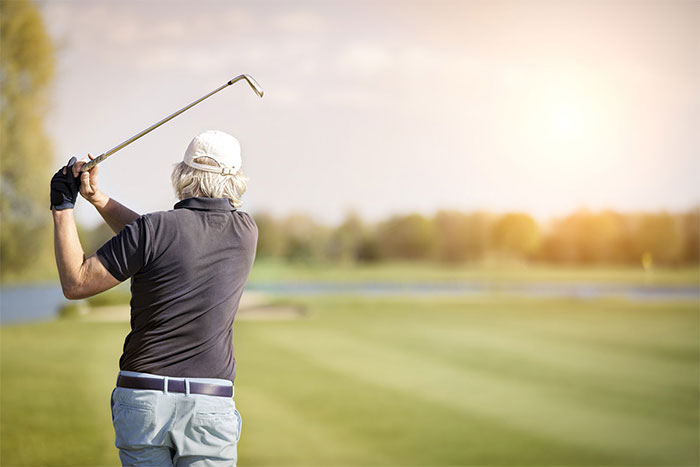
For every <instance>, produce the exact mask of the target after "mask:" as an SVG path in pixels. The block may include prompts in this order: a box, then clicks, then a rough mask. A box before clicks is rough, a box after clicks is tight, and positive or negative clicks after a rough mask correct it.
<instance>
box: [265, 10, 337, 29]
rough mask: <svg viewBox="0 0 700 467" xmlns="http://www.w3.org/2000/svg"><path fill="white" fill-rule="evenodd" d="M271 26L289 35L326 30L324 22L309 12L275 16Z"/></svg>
mask: <svg viewBox="0 0 700 467" xmlns="http://www.w3.org/2000/svg"><path fill="white" fill-rule="evenodd" d="M271 24H272V25H273V26H274V27H275V28H276V29H278V30H280V31H282V32H286V33H291V34H305V33H316V34H318V33H323V32H325V31H326V30H327V29H328V24H327V23H326V20H325V19H324V18H323V17H322V16H320V15H318V14H316V13H313V12H310V11H295V12H291V13H286V14H283V15H280V16H277V17H275V18H273V19H272V21H271Z"/></svg>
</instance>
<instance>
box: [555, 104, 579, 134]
mask: <svg viewBox="0 0 700 467" xmlns="http://www.w3.org/2000/svg"><path fill="white" fill-rule="evenodd" d="M547 129H548V130H549V131H548V133H549V136H550V137H551V138H553V139H555V140H560V141H572V140H575V139H578V137H579V136H580V135H581V129H582V115H581V111H580V110H579V109H577V108H576V107H575V106H573V105H571V104H566V103H556V104H555V105H553V106H552V108H551V109H550V111H549V115H548V119H547Z"/></svg>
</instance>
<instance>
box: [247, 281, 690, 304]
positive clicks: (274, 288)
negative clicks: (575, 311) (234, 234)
mask: <svg viewBox="0 0 700 467" xmlns="http://www.w3.org/2000/svg"><path fill="white" fill-rule="evenodd" d="M246 289H247V290H250V291H256V292H262V293H268V294H273V295H297V296H298V295H336V294H340V295H368V296H415V295H425V296H469V295H484V294H486V295H516V296H529V297H542V298H547V297H551V298H576V299H596V298H605V297H618V298H625V299H628V300H635V301H649V300H700V289H699V288H698V287H697V286H645V285H635V284H595V283H570V282H565V283H562V282H530V283H523V282H495V283H488V282H476V281H472V282H397V283H387V282H323V281H311V282H307V281H304V282H265V283H250V284H248V285H247V286H246Z"/></svg>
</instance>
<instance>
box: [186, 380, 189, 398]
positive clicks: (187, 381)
mask: <svg viewBox="0 0 700 467" xmlns="http://www.w3.org/2000/svg"><path fill="white" fill-rule="evenodd" d="M185 395H186V396H189V395H190V379H189V378H185Z"/></svg>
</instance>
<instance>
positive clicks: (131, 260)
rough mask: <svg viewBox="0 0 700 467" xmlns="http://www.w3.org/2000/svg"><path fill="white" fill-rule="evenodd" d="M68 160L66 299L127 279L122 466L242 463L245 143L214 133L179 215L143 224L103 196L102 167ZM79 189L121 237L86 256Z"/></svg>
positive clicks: (63, 202)
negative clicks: (239, 347) (239, 314)
mask: <svg viewBox="0 0 700 467" xmlns="http://www.w3.org/2000/svg"><path fill="white" fill-rule="evenodd" d="M73 162H75V159H71V161H69V164H68V165H67V166H66V167H63V168H62V169H61V170H59V171H58V172H57V173H56V175H54V177H53V179H52V180H51V207H52V211H53V218H54V242H55V251H56V263H57V266H58V272H59V276H60V279H61V286H62V288H63V293H64V294H65V296H66V297H67V298H70V299H79V298H85V297H90V296H92V295H95V294H98V293H100V292H102V291H105V290H107V289H109V288H111V287H114V286H115V285H117V284H118V283H119V282H121V281H124V280H126V279H127V278H131V294H132V298H131V332H130V333H129V335H128V336H127V337H126V340H125V342H124V350H123V354H122V356H121V359H120V361H119V368H120V371H119V375H118V378H117V384H116V388H115V389H114V391H113V393H112V400H111V404H112V421H113V424H114V430H115V433H116V443H115V444H116V446H117V448H119V456H120V459H121V462H122V464H124V465H158V466H162V465H227V466H230V465H235V464H236V460H237V449H236V446H237V443H238V439H239V437H240V430H241V418H240V415H239V413H238V411H237V410H236V406H235V404H234V401H233V381H234V377H235V359H234V357H233V342H232V325H233V319H234V316H235V314H236V311H237V309H238V304H239V301H240V298H241V293H242V292H243V287H244V285H245V282H246V280H247V278H248V275H249V273H250V269H251V267H252V264H253V259H254V257H255V246H256V242H257V227H256V225H255V222H254V221H253V219H252V218H251V217H250V216H249V215H248V214H246V213H244V212H241V211H238V210H237V208H238V207H239V206H240V204H241V196H242V195H243V193H244V192H245V190H246V179H245V177H244V175H243V173H242V172H241V170H240V168H241V155H240V145H239V144H238V141H237V140H236V139H235V138H234V137H233V136H231V135H228V134H226V133H224V132H221V131H207V132H204V133H202V134H200V135H198V136H197V137H195V138H194V139H193V140H192V142H191V143H190V144H189V146H188V147H187V151H186V152H185V157H184V160H183V162H181V163H179V164H178V165H177V166H176V167H175V169H174V170H173V173H172V177H171V178H172V182H173V187H174V188H175V192H176V193H177V196H178V199H180V200H181V201H180V202H179V203H177V204H176V205H175V208H174V209H173V210H171V211H166V212H155V213H151V214H146V215H143V216H139V215H138V214H136V213H135V212H133V211H131V210H130V209H128V208H126V207H125V206H122V205H121V204H119V203H118V202H117V201H115V200H113V199H110V198H109V197H108V196H106V195H105V194H104V193H103V192H102V191H100V189H99V188H98V185H97V175H98V168H97V166H95V167H94V168H93V169H91V170H90V171H87V172H84V173H82V174H80V173H79V169H80V167H81V166H82V165H83V164H84V163H85V162H87V161H80V162H75V163H74V164H73ZM78 191H79V192H80V193H81V194H82V196H83V197H84V198H85V199H86V200H88V201H89V202H90V203H92V204H93V205H94V206H95V208H97V210H98V212H99V213H100V214H101V215H102V217H103V218H104V220H105V221H106V222H107V224H109V226H110V227H111V228H112V229H113V230H114V231H115V232H116V233H117V235H115V236H114V237H113V238H112V239H111V240H109V241H108V242H107V243H105V244H104V245H103V246H102V247H101V248H100V249H99V250H98V251H97V252H96V253H95V254H94V255H92V256H90V257H88V258H85V256H84V254H83V249H82V247H81V245H80V241H79V239H78V232H77V229H76V226H75V221H74V218H73V207H74V205H75V201H76V198H77V194H78Z"/></svg>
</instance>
